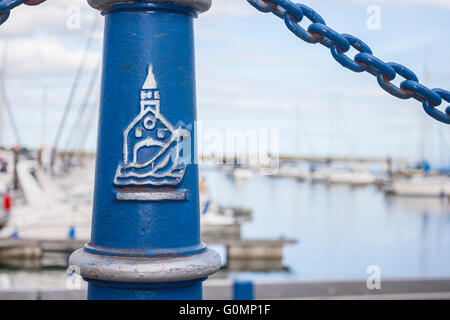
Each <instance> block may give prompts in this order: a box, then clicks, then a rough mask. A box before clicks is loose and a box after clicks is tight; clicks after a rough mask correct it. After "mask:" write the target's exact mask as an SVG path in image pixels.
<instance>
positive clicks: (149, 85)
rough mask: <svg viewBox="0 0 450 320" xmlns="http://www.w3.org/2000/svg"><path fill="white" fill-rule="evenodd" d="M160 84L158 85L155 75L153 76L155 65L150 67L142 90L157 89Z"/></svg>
mask: <svg viewBox="0 0 450 320" xmlns="http://www.w3.org/2000/svg"><path fill="white" fill-rule="evenodd" d="M157 88H158V84H157V83H156V79H155V75H154V74H153V65H149V66H148V74H147V79H145V82H144V85H143V86H142V89H144V90H146V89H157Z"/></svg>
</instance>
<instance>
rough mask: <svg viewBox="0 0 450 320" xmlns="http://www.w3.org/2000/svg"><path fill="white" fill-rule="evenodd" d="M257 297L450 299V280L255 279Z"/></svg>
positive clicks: (216, 296)
mask: <svg viewBox="0 0 450 320" xmlns="http://www.w3.org/2000/svg"><path fill="white" fill-rule="evenodd" d="M252 284H253V290H254V298H255V299H256V300H418V299H433V300H435V299H437V300H450V279H449V278H431V279H385V280H382V281H381V289H379V290H377V289H374V290H369V289H368V288H367V285H366V281H365V280H324V281H308V280H292V279H290V280H255V281H253V282H252ZM232 292H233V281H232V280H219V279H218V280H215V279H210V280H208V281H206V282H205V283H204V284H203V296H204V299H205V300H231V299H232V298H233V296H232ZM86 296H87V292H86V288H85V286H82V288H81V289H74V290H70V289H66V288H40V289H37V288H16V289H13V288H11V289H0V300H85V299H86Z"/></svg>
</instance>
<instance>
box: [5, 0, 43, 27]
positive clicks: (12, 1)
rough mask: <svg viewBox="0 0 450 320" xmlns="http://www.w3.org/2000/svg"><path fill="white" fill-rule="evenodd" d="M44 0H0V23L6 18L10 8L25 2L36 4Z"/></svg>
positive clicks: (30, 4) (29, 4)
mask: <svg viewBox="0 0 450 320" xmlns="http://www.w3.org/2000/svg"><path fill="white" fill-rule="evenodd" d="M44 1H46V0H0V25H2V24H3V23H4V22H5V21H6V20H8V18H9V15H10V13H11V9H14V8H15V7H17V6H19V5H21V4H23V3H24V4H26V5H28V6H36V5H38V4H40V3H42V2H44Z"/></svg>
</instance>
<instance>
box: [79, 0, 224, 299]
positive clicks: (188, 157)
mask: <svg viewBox="0 0 450 320" xmlns="http://www.w3.org/2000/svg"><path fill="white" fill-rule="evenodd" d="M88 2H89V4H90V5H91V6H93V7H94V8H97V9H100V10H102V13H103V14H104V15H105V19H106V20H105V33H104V48H103V71H102V72H103V76H102V90H101V105H100V113H99V114H100V116H99V132H98V146H97V160H96V177H95V191H94V208H93V220H92V233H91V242H90V243H88V244H86V245H85V247H84V248H82V249H79V250H77V251H76V252H74V253H73V254H72V256H71V258H70V264H71V265H76V266H78V267H79V269H80V272H81V275H82V276H83V278H84V279H85V280H87V281H88V298H89V299H201V298H202V281H203V280H205V279H206V278H207V277H208V275H210V274H212V273H214V272H215V271H217V270H218V269H219V267H220V257H219V256H218V254H217V253H216V252H214V251H212V250H210V249H207V248H206V246H205V244H204V243H202V242H201V240H200V217H199V182H198V166H197V164H196V161H195V160H196V155H195V152H194V150H195V148H194V141H195V132H194V122H195V120H196V105H195V103H196V102H195V76H194V37H193V19H194V18H195V17H196V15H197V13H199V12H203V11H206V10H207V9H208V8H209V7H210V5H211V0H164V1H162V0H145V1H144V0H136V1H126V2H125V3H124V1H123V0H88Z"/></svg>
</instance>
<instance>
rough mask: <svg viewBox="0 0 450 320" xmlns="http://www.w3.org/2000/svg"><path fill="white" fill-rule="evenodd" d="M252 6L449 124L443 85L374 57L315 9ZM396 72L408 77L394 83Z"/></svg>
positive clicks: (449, 96) (285, 1)
mask: <svg viewBox="0 0 450 320" xmlns="http://www.w3.org/2000/svg"><path fill="white" fill-rule="evenodd" d="M247 1H248V2H249V3H250V4H251V5H252V6H253V7H255V8H256V9H258V10H259V11H261V12H264V13H269V12H270V13H273V14H274V15H275V16H277V17H279V18H281V19H283V20H284V23H285V25H286V27H287V28H288V29H289V30H290V31H291V32H292V33H294V34H295V35H296V36H297V37H298V38H300V39H302V40H304V41H306V42H308V43H320V44H322V45H324V46H325V47H327V48H329V49H330V50H331V54H332V56H333V57H334V59H335V60H336V61H337V62H339V64H341V65H342V66H344V67H345V68H348V69H350V70H352V71H354V72H364V71H367V72H369V73H370V74H372V75H374V76H375V77H376V78H377V81H378V84H379V85H380V87H381V88H383V89H384V90H385V91H386V92H388V93H390V94H391V95H393V96H395V97H397V98H400V99H410V98H414V99H416V100H418V101H420V102H422V106H423V109H424V110H425V112H426V113H427V114H428V115H429V116H431V117H433V118H434V119H436V120H438V121H440V122H443V123H446V124H450V106H448V107H447V108H446V110H445V112H442V111H441V110H439V109H438V108H437V107H438V106H439V105H441V104H442V101H443V100H445V101H446V102H448V103H450V92H449V91H447V90H444V89H429V88H428V87H426V86H424V85H423V84H421V83H419V79H418V77H417V76H416V75H415V74H414V72H412V71H411V70H409V69H408V68H407V67H405V66H403V65H401V64H398V63H395V62H384V61H383V60H381V59H379V58H377V57H375V56H374V55H373V54H372V50H371V49H370V48H369V46H368V45H367V44H365V43H364V42H363V41H361V40H360V39H358V38H356V37H354V36H352V35H349V34H340V33H338V32H336V31H335V30H333V29H332V28H330V27H329V26H327V25H326V23H325V20H324V19H323V18H322V17H321V16H320V15H319V14H318V13H317V12H316V11H314V10H313V9H311V8H309V7H308V6H306V5H304V4H301V3H293V2H292V1H289V0H247ZM305 17H306V18H307V19H308V20H310V21H311V24H310V25H309V27H308V28H307V29H304V28H303V27H302V26H300V24H299V23H300V22H301V21H302V20H303V18H305ZM351 47H353V48H354V49H356V50H358V51H359V53H358V54H356V55H355V57H354V58H353V59H351V58H349V57H348V56H346V55H345V53H346V52H348V51H349V50H350V48H351ZM397 75H399V76H401V77H403V78H404V79H405V80H404V81H403V82H401V84H400V88H399V87H397V86H396V85H394V84H392V83H391V81H392V80H394V79H395V78H396V77H397Z"/></svg>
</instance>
